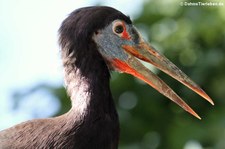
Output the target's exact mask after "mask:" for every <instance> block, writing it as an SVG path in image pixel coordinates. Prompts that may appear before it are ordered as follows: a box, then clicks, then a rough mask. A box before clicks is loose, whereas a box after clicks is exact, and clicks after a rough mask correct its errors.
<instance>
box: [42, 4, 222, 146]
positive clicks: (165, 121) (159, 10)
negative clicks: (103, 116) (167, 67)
mask: <svg viewBox="0 0 225 149" xmlns="http://www.w3.org/2000/svg"><path fill="white" fill-rule="evenodd" d="M204 2H206V1H204ZM220 2H223V3H224V6H214V7H209V6H181V5H180V1H178V0H170V1H165V0H163V1H157V0H152V1H145V2H144V5H143V10H142V13H141V14H140V16H138V17H137V18H136V19H135V20H134V24H135V25H136V26H137V28H138V29H139V30H141V32H142V33H143V35H144V36H145V37H146V38H148V40H149V41H150V43H151V44H152V45H153V46H154V47H155V48H156V49H158V50H159V51H160V52H161V53H164V55H165V56H166V57H167V58H169V59H170V60H171V61H172V62H173V63H175V64H176V65H177V66H178V67H179V68H181V69H182V70H183V71H184V72H185V73H186V74H187V75H188V76H190V78H192V79H193V80H194V81H195V82H197V83H198V84H199V85H200V86H201V87H202V88H203V89H204V90H205V91H206V92H207V93H208V94H209V95H210V96H211V97H212V99H213V100H214V101H215V106H214V107H212V106H211V105H210V104H209V103H207V102H206V101H204V100H203V99H202V98H201V97H200V96H198V95H197V94H195V93H194V92H192V91H190V90H189V89H188V88H186V87H184V86H183V85H182V84H180V83H179V82H177V81H175V80H174V79H172V78H171V77H169V76H167V75H166V74H164V73H163V72H160V71H158V70H155V69H153V71H154V72H155V73H157V74H158V76H159V77H160V78H162V79H163V80H164V81H165V82H167V83H168V84H169V86H171V88H173V89H174V90H175V91H176V92H177V93H178V94H179V95H180V96H181V97H182V98H183V99H184V100H185V101H186V102H187V103H189V104H190V106H191V107H193V109H195V110H196V111H197V113H199V114H200V116H201V117H202V120H198V119H196V118H194V117H192V116H191V115H189V114H187V113H186V112H185V111H183V110H182V109H181V108H180V107H178V106H177V105H175V104H174V103H172V102H171V101H170V100H168V99H167V98H166V97H164V96H163V95H161V94H160V93H158V92H157V91H155V90H154V89H152V88H151V87H149V86H148V85H146V84H145V83H143V82H141V81H139V80H137V79H136V78H134V77H132V76H129V75H126V74H118V73H112V81H111V89H112V93H113V96H114V99H115V102H116V105H117V109H118V113H119V116H120V126H121V137H120V149H181V148H186V149H191V148H192V147H191V145H193V146H195V147H196V145H197V147H199V148H205V149H222V148H225V67H224V66H225V2H224V1H220ZM38 88H40V86H38ZM41 88H42V89H43V86H42V87H41ZM44 88H45V89H46V90H48V91H49V93H50V94H52V95H54V96H55V97H57V99H58V100H59V101H60V103H61V109H59V111H58V113H56V114H55V115H60V114H62V113H64V112H66V111H67V110H68V109H69V108H70V102H69V98H68V97H67V96H66V92H65V89H64V88H63V87H54V86H48V87H46V86H44ZM65 107H66V108H65Z"/></svg>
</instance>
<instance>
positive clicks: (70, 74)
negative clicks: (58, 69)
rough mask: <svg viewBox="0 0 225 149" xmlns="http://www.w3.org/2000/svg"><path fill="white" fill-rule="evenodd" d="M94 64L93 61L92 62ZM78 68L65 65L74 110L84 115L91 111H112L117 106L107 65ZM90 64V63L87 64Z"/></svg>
mask: <svg viewBox="0 0 225 149" xmlns="http://www.w3.org/2000/svg"><path fill="white" fill-rule="evenodd" d="M92 65H93V63H92ZM92 65H89V67H87V68H88V69H87V68H84V69H85V70H84V69H83V68H77V67H76V66H75V65H72V64H71V65H67V66H65V68H64V69H65V84H66V88H67V91H68V94H69V95H70V98H71V102H72V111H73V110H75V111H76V112H78V113H80V114H82V115H84V114H87V113H89V112H92V113H93V112H98V113H99V112H101V113H110V112H112V111H111V110H113V113H115V112H116V111H115V107H114V103H113V100H112V96H111V92H110V87H109V78H110V76H109V72H108V68H107V66H106V67H105V66H96V65H94V66H92ZM87 66H88V65H87Z"/></svg>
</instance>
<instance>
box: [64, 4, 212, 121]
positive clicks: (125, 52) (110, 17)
mask: <svg viewBox="0 0 225 149" xmlns="http://www.w3.org/2000/svg"><path fill="white" fill-rule="evenodd" d="M71 31H73V32H71ZM64 33H65V34H66V33H69V35H71V36H67V38H71V39H70V40H73V41H74V44H76V45H81V44H80V43H81V42H83V41H86V43H90V41H91V42H94V43H95V45H96V47H97V50H98V52H99V53H100V55H101V56H102V58H103V59H104V61H105V63H106V64H107V66H108V68H109V69H111V70H116V71H119V72H124V73H128V74H131V75H133V76H135V77H137V78H139V79H141V80H143V81H144V82H146V83H147V84H149V85H150V86H152V87H153V88H154V89H156V90H157V91H159V92H160V93H161V94H163V95H164V96H166V97H168V98H169V99H170V100H172V101H173V102H175V103H176V104H178V105H179V106H180V107H182V108H183V109H184V110H186V111H187V112H189V113H190V114H192V115H194V116H195V117H197V118H199V119H200V117H199V116H198V115H197V114H196V113H195V112H194V111H193V110H192V109H191V108H190V107H189V106H188V105H187V104H186V103H185V102H184V101H183V100H182V99H181V98H180V97H179V96H178V95H177V94H176V93H175V92H174V91H173V90H172V89H171V88H170V87H169V86H168V85H167V84H166V83H165V82H164V81H162V80H161V79H160V78H159V77H157V75H155V74H154V73H153V72H151V71H150V70H149V69H148V68H146V67H145V66H144V65H143V64H142V63H141V62H140V61H145V62H147V63H150V64H152V65H154V66H155V67H156V68H158V69H160V70H161V71H163V72H165V73H166V74H168V75H170V76H171V77H173V78H174V79H176V80H178V81H180V82H181V83H183V84H184V85H186V86H187V87H189V88H190V89H191V90H193V91H194V92H196V93H197V94H199V95H200V96H202V97H203V98H204V99H206V100H207V101H209V102H210V103H211V104H214V103H213V101H212V99H211V98H210V97H209V96H208V95H207V94H206V93H205V92H204V91H203V90H202V89H201V88H200V87H199V86H198V85H197V84H196V83H194V82H193V81H192V80H191V79H190V78H189V77H188V76H187V75H185V74H184V73H183V72H182V71H181V70H180V69H179V68H178V67H177V66H176V65H174V64H173V63H172V62H171V61H169V60H168V59H167V58H166V57H165V56H164V55H163V54H161V53H159V52H158V51H157V50H156V49H154V48H153V47H152V45H151V44H150V43H148V42H147V41H146V40H145V39H144V38H143V37H142V36H141V34H140V33H139V32H138V30H137V29H136V28H135V26H134V25H133V24H132V22H131V20H130V18H129V17H127V16H125V15H124V14H122V13H121V12H119V11H118V10H116V9H113V8H111V7H104V6H97V7H85V8H80V9H78V10H76V11H74V12H73V13H71V15H70V16H69V17H68V18H67V19H66V20H65V21H64V23H63V30H62V27H61V44H62V45H63V46H64V47H65V46H67V45H66V42H64V40H63V39H64V38H62V37H64V35H63V34H64ZM66 40H67V39H65V41H66ZM68 40H69V39H68ZM67 52H69V53H68V54H70V52H71V51H67ZM86 54H87V53H86Z"/></svg>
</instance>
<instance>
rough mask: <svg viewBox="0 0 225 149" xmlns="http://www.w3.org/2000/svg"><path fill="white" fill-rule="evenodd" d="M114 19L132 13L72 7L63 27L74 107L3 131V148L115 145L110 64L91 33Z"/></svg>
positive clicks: (68, 84)
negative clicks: (72, 10)
mask: <svg viewBox="0 0 225 149" xmlns="http://www.w3.org/2000/svg"><path fill="white" fill-rule="evenodd" d="M115 19H121V20H124V21H125V22H126V23H128V24H131V21H130V19H129V17H127V16H125V15H123V14H122V13H121V12H119V11H117V10H115V9H113V8H110V7H101V6H99V7H86V8H81V9H78V10H76V11H74V12H72V13H71V14H70V15H69V17H68V18H66V19H65V21H64V22H63V23H62V26H61V27H60V29H59V43H60V46H61V48H62V50H61V54H62V61H63V66H64V71H65V83H66V88H67V90H68V94H69V95H70V96H71V101H72V108H71V110H70V111H69V112H68V113H66V114H64V115H62V116H59V117H56V118H48V119H36V120H31V121H27V122H24V123H21V124H19V125H16V126H14V127H12V128H9V129H6V130H4V131H1V132H0V148H4V149H12V148H13V149H16V148H18V149H20V148H21V149H30V148H60V149H61V148H65V149H116V148H117V147H118V138H119V122H118V116H117V112H116V110H115V106H114V102H113V99H112V96H111V92H110V87H109V79H110V73H109V69H108V66H107V64H106V62H105V61H104V59H103V58H102V56H101V55H100V54H99V52H98V50H97V46H96V44H95V42H94V41H93V40H92V35H93V33H96V32H97V31H98V30H99V29H102V28H104V27H105V26H106V25H108V24H109V23H110V22H112V21H113V20H115Z"/></svg>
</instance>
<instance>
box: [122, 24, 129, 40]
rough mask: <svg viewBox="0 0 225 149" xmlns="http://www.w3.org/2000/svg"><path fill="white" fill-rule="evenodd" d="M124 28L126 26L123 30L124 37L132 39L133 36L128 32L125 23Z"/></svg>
mask: <svg viewBox="0 0 225 149" xmlns="http://www.w3.org/2000/svg"><path fill="white" fill-rule="evenodd" d="M123 28H124V31H123V32H122V36H121V37H122V38H125V39H127V40H130V39H131V37H130V35H129V33H128V32H127V29H126V25H125V24H124V23H123Z"/></svg>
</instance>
